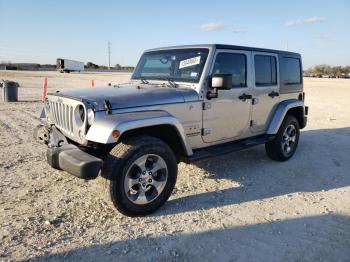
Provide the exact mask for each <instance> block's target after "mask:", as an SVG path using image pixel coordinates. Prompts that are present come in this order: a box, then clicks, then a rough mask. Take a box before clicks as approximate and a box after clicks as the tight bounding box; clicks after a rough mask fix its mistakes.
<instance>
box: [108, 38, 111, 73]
mask: <svg viewBox="0 0 350 262" xmlns="http://www.w3.org/2000/svg"><path fill="white" fill-rule="evenodd" d="M110 69H111V42H109V41H108V70H110Z"/></svg>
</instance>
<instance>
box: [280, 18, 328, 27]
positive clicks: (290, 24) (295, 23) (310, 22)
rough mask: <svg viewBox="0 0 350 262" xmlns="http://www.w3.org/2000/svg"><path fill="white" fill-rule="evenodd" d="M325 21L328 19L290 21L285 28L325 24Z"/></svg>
mask: <svg viewBox="0 0 350 262" xmlns="http://www.w3.org/2000/svg"><path fill="white" fill-rule="evenodd" d="M325 20H326V19H324V18H323V17H318V16H313V17H309V18H306V19H297V20H292V21H288V22H287V23H286V24H285V26H297V25H311V24H316V23H319V22H323V21H325Z"/></svg>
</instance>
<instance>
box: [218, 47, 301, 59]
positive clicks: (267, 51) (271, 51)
mask: <svg viewBox="0 0 350 262" xmlns="http://www.w3.org/2000/svg"><path fill="white" fill-rule="evenodd" d="M214 46H215V47H216V48H217V49H234V50H246V51H254V52H266V53H278V54H284V55H293V56H300V54H298V53H294V52H289V51H282V50H274V49H266V48H258V47H248V46H238V45H222V44H215V45H214Z"/></svg>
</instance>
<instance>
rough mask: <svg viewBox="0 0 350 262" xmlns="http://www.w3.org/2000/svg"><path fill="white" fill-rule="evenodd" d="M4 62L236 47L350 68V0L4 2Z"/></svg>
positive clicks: (0, 38) (132, 58)
mask: <svg viewBox="0 0 350 262" xmlns="http://www.w3.org/2000/svg"><path fill="white" fill-rule="evenodd" d="M0 14H1V15H0V17H1V23H0V62H2V61H11V62H34V63H42V64H44V63H47V64H55V63H56V58H58V57H61V58H68V59H73V60H79V61H84V62H85V63H86V62H93V63H97V64H100V65H108V51H107V50H108V48H107V43H108V41H110V42H111V65H115V64H121V65H131V66H134V65H136V63H137V61H138V58H139V57H140V55H141V54H142V52H143V50H145V49H149V48H154V47H163V46H173V45H182V44H213V43H220V44H233V45H244V46H252V47H262V48H271V49H280V50H289V51H293V52H298V53H301V54H302V57H303V64H304V68H309V67H312V66H314V65H318V64H330V65H333V66H335V65H341V66H345V65H350V0H337V1H334V0H331V1H328V0H318V1H314V0H304V1H302V0H294V1H272V0H271V1H269V0H266V1H253V0H245V1H239V0H238V1H226V0H216V1H205V0H193V1H189V0H187V1H186V0H176V1H174V0H173V1H167V0H158V1H156V0H128V1H116V0H115V1H112V0H99V1H97V0H96V1H91V0H84V1H83V0H75V1H69V0H59V1H58V0H57V1H54V0H21V1H20V0H11V1H10V0H0Z"/></svg>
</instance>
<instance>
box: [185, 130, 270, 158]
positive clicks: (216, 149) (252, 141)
mask: <svg viewBox="0 0 350 262" xmlns="http://www.w3.org/2000/svg"><path fill="white" fill-rule="evenodd" d="M274 137H275V136H274V135H262V136H256V137H251V138H247V139H242V140H237V141H233V142H228V143H225V144H220V145H214V146H209V147H205V148H200V149H195V150H193V155H192V156H190V157H188V158H187V159H186V160H185V162H186V163H191V162H195V161H199V160H203V159H206V158H209V157H215V156H221V155H226V154H229V153H232V152H236V151H239V150H242V149H246V148H249V147H252V146H257V145H261V144H265V143H266V142H268V141H271V140H272V139H274Z"/></svg>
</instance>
